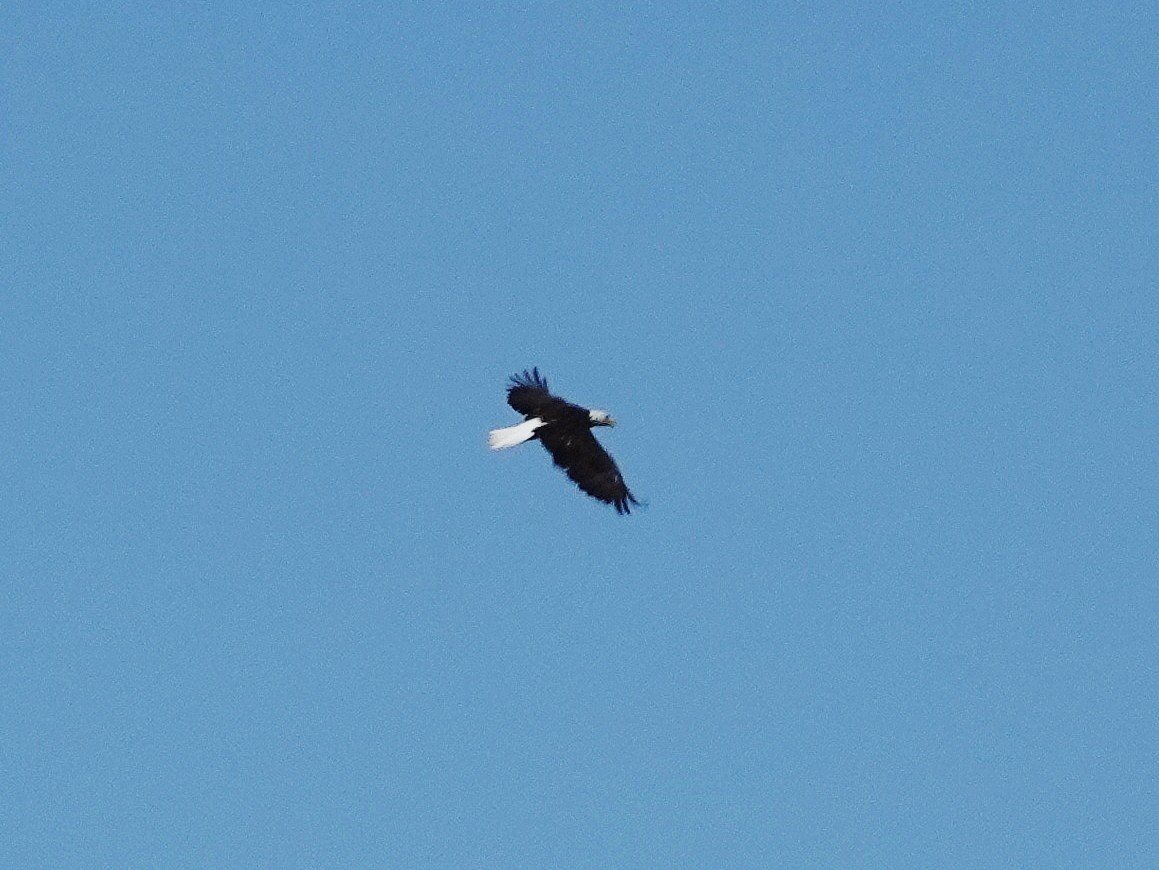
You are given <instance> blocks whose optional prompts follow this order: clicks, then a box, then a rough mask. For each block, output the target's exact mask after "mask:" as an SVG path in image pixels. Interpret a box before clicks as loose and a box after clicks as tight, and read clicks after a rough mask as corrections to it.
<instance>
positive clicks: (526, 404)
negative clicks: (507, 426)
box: [507, 368, 571, 419]
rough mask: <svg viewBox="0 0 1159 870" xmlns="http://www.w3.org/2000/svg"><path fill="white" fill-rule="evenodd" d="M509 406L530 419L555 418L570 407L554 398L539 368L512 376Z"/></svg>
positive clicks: (508, 396)
mask: <svg viewBox="0 0 1159 870" xmlns="http://www.w3.org/2000/svg"><path fill="white" fill-rule="evenodd" d="M507 404H508V405H510V406H511V407H512V408H514V409H515V410H516V411H518V412H519V413H520V414H524V415H526V416H528V417H544V418H545V419H546V417H548V416H550V417H554V416H555V415H557V414H558V413H559V412H560V411H562V410H564V409H566V408H568V407H570V406H571V405H570V403H569V402H565V401H564V400H563V399H561V398H559V397H557V396H553V395H552V394H551V392H550V391H549V390H548V388H547V379H546V378H544V377H543V376H542V375H540V373H539V369H538V368H534V369H532V370H531V371H524V372H523V374H521V375H512V376H511V384H510V386H508V387H507Z"/></svg>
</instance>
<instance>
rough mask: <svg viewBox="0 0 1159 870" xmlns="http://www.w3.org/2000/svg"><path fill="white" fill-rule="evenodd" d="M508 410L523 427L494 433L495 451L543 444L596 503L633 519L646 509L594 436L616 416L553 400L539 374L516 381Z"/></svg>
mask: <svg viewBox="0 0 1159 870" xmlns="http://www.w3.org/2000/svg"><path fill="white" fill-rule="evenodd" d="M507 404H508V405H510V406H511V407H512V408H514V409H515V410H516V411H518V412H519V413H520V414H522V415H523V422H522V423H519V424H517V425H515V426H508V427H507V428H506V429H494V430H492V431H491V435H490V438H489V441H490V445H491V449H492V450H502V449H504V448H505V447H515V446H516V445H517V444H522V443H523V442H524V441H530V440H531V439H533V438H538V439H539V442H540V443H541V444H542V445H543V446H544V447H546V448H547V452H548V453H550V454H551V458H552V460H553V461H554V462H555V464H556V465H558V466H559V467H560V468H562V469H563V470H564V471H565V472H567V476H568V477H570V478H571V479H572V480H573V481H574V482H575V484H576V485H577V486H579V488H580V489H582V490H583V491H584V492H586V493H587V494H588V495H590V496H591V497H592V498H597V499H599V500H600V501H602V502H604V503H605V504H610V505H612V506H614V507H615V509H616V513H618V514H628V513H631V512H632V510H631V505H639V504H640V503H639V502H638V501H636V497H635V496H634V495H632V493H631V492H630V491H629V489H628V487H627V486H626V485H625V484H624V478H623V477H621V476H620V469H619V468H617V467H616V463H615V461H614V460H613V459H612V457H611V456H609V455H608V452H607V451H606V450H604V448H603V447H601V446H600V442H599V441H597V440H596V438H595V436H594V435H592V432H591V430H592V427H594V426H615V425H616V421H615V420H613V419H612V416H611V414H609V413H608V412H607V411H597V410H591V411H589V410H588V409H587V408H581V407H580V406H579V405H573V404H572V403H571V402H567V401H564V400H563V399H561V398H559V397H558V396H553V395H552V394H551V393H550V392H549V390H548V388H547V381H546V380H545V379H544V378H543V377H542V376H541V375H540V374H539V369H538V368H534V369H532V370H531V371H530V372H528V371H524V372H523V374H521V375H513V376H512V377H511V383H510V384H509V385H508V387H507Z"/></svg>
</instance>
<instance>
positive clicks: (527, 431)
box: [487, 417, 543, 450]
mask: <svg viewBox="0 0 1159 870" xmlns="http://www.w3.org/2000/svg"><path fill="white" fill-rule="evenodd" d="M542 425H543V421H542V420H540V419H539V418H538V417H533V418H532V419H530V420H524V421H523V422H522V423H519V424H518V425H515V426H508V427H507V428H506V429H492V430H491V434H490V435H488V436H487V443H488V444H490V445H491V449H492V450H502V449H503V448H504V447H514V446H515V445H517V444H522V443H523V442H524V441H527V440H528V439H530V438H531V437H532V436H533V435H534V434H535V430H536V429H538V428H539V427H540V426H542Z"/></svg>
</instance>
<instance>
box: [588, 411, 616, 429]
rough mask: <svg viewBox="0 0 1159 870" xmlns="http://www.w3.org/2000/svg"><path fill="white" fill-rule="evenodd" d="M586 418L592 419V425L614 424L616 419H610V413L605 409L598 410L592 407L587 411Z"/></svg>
mask: <svg viewBox="0 0 1159 870" xmlns="http://www.w3.org/2000/svg"><path fill="white" fill-rule="evenodd" d="M588 419H590V420H591V421H592V425H593V426H615V425H616V421H615V420H613V419H612V415H611V414H609V413H608V412H607V411H599V410H596V409H594V408H593V409H592V410H590V411H588Z"/></svg>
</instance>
